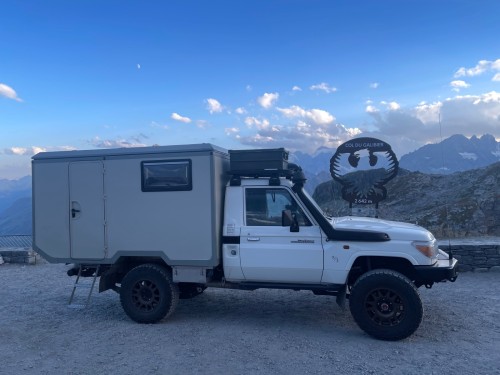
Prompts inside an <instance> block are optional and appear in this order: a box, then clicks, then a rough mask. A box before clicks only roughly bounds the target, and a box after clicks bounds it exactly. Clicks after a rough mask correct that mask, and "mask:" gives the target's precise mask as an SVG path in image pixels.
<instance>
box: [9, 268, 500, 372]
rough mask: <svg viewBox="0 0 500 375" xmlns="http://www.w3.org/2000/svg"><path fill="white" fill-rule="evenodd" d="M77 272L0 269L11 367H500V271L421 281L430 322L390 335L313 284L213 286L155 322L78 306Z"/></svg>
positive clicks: (113, 306)
mask: <svg viewBox="0 0 500 375" xmlns="http://www.w3.org/2000/svg"><path fill="white" fill-rule="evenodd" d="M66 269H67V266H64V265H57V264H56V265H53V264H47V263H46V262H44V261H41V262H39V263H38V264H36V265H31V266H28V265H26V266H22V265H16V264H3V265H0V373H1V374H3V375H10V374H103V373H108V374H183V375H184V374H287V375H288V374H419V375H420V374H439V375H446V374H454V375H455V374H461V375H465V374H500V273H493V272H490V273H463V274H460V276H459V278H458V280H457V281H456V282H455V283H442V284H437V285H435V286H434V287H433V288H432V289H430V290H427V289H425V288H424V289H422V288H421V289H420V292H421V295H422V299H423V302H424V308H425V313H424V320H423V322H422V325H421V326H420V328H419V329H418V330H417V332H416V333H415V334H414V335H413V336H411V337H410V338H408V339H406V340H403V341H399V342H385V341H378V340H375V339H372V338H371V337H369V336H367V335H366V334H365V333H363V332H362V331H361V330H360V329H359V328H358V327H357V326H356V324H355V323H354V321H353V319H352V317H351V316H350V314H349V311H348V309H347V310H345V311H343V310H341V309H340V308H339V307H338V306H337V305H336V303H335V298H332V297H328V296H315V295H313V294H312V293H310V292H294V291H283V290H257V291H253V292H247V291H233V290H220V289H208V290H206V291H205V293H204V294H203V295H201V296H198V297H196V298H193V299H191V300H181V301H180V303H179V305H178V307H177V310H176V312H175V313H174V314H173V315H172V317H171V318H170V319H169V320H167V321H165V322H162V323H159V324H152V325H141V324H137V323H134V322H133V321H131V320H130V319H129V318H128V317H127V316H126V315H125V313H124V312H123V310H122V309H121V306H120V302H119V296H118V294H116V293H115V292H112V291H107V292H105V293H101V294H96V295H95V296H94V297H93V299H92V305H91V306H90V307H89V308H87V309H85V310H74V309H69V308H68V307H67V302H68V297H69V295H70V292H71V286H72V283H73V280H74V279H72V278H70V277H68V276H67V275H66V273H65V271H66ZM80 292H82V290H80Z"/></svg>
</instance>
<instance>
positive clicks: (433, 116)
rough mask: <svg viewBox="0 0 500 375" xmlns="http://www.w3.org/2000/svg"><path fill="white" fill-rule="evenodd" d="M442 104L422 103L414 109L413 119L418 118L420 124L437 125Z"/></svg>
mask: <svg viewBox="0 0 500 375" xmlns="http://www.w3.org/2000/svg"><path fill="white" fill-rule="evenodd" d="M442 106H443V103H441V102H434V103H431V104H427V103H426V102H422V103H420V104H419V105H417V106H416V107H415V108H414V113H415V117H416V118H418V119H419V120H420V121H421V122H422V123H424V124H426V123H437V122H439V114H440V113H441V107H442Z"/></svg>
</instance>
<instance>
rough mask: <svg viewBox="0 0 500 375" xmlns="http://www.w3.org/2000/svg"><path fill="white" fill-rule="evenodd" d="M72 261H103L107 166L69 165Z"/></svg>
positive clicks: (93, 164)
mask: <svg viewBox="0 0 500 375" xmlns="http://www.w3.org/2000/svg"><path fill="white" fill-rule="evenodd" d="M69 199H70V201H69V210H70V212H69V220H70V237H71V258H73V259H103V258H104V244H105V226H104V223H105V221H104V165H103V163H102V162H101V161H79V162H74V163H70V164H69Z"/></svg>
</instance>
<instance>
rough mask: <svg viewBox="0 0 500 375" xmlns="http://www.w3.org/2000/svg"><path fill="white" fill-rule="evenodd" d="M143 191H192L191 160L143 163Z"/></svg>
mask: <svg viewBox="0 0 500 375" xmlns="http://www.w3.org/2000/svg"><path fill="white" fill-rule="evenodd" d="M141 169H142V191H179V190H192V188H193V183H192V177H191V160H169V161H151V162H145V161H143V162H142V163H141Z"/></svg>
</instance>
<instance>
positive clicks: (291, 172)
mask: <svg viewBox="0 0 500 375" xmlns="http://www.w3.org/2000/svg"><path fill="white" fill-rule="evenodd" d="M287 167H288V169H247V170H230V171H228V172H227V174H229V175H231V180H230V186H240V185H241V178H262V177H264V178H269V185H270V186H279V185H281V182H280V178H281V177H284V178H286V179H287V180H291V181H292V182H294V183H297V182H302V183H304V182H305V180H306V178H305V176H304V173H303V172H302V168H301V167H299V166H298V165H297V164H294V163H288V166H287Z"/></svg>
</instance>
